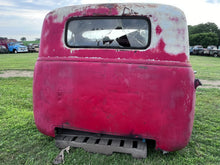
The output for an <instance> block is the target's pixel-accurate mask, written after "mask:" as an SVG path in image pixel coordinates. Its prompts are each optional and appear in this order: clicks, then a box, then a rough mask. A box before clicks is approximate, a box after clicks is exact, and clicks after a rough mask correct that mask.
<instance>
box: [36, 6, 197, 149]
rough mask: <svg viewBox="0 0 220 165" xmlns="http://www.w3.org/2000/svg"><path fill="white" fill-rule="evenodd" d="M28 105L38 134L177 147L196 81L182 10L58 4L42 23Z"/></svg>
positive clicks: (187, 129) (186, 129)
mask: <svg viewBox="0 0 220 165" xmlns="http://www.w3.org/2000/svg"><path fill="white" fill-rule="evenodd" d="M40 47H41V49H40V52H39V57H38V60H37V62H36V65H35V70H34V84H33V103H34V117H35V122H36V126H37V128H38V129H39V131H40V132H42V133H43V134H45V135H48V136H52V137H54V136H55V129H56V128H65V129H70V130H77V131H85V132H91V133H101V134H107V135H114V136H124V137H133V138H141V139H153V140H155V141H156V149H161V150H163V151H176V150H179V149H182V148H184V147H185V146H186V145H187V143H188V142H189V140H190V136H191V132H192V128H193V120H194V107H195V88H196V84H195V78H194V73H193V70H192V67H191V65H190V62H189V51H188V50H189V46H188V30H187V23H186V18H185V16H184V13H183V12H182V11H180V10H179V9H177V8H175V7H172V6H168V5H161V4H139V3H131V4H120V3H119V4H99V5H97V4H94V5H79V6H70V7H64V8H60V9H56V10H54V11H52V12H50V13H48V14H47V16H46V17H45V20H44V23H43V29H42V36H41V42H40Z"/></svg>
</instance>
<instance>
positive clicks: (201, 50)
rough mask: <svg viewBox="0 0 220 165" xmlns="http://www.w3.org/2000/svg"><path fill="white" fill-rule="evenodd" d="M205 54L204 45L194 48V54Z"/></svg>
mask: <svg viewBox="0 0 220 165" xmlns="http://www.w3.org/2000/svg"><path fill="white" fill-rule="evenodd" d="M203 52H204V49H203V46H202V45H195V46H194V47H193V54H195V55H202V54H203Z"/></svg>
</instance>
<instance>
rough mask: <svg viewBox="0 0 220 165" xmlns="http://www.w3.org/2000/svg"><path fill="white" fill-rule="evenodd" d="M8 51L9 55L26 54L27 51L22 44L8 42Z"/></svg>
mask: <svg viewBox="0 0 220 165" xmlns="http://www.w3.org/2000/svg"><path fill="white" fill-rule="evenodd" d="M8 51H9V52H10V53H25V52H28V49H27V46H24V44H23V43H22V42H10V43H8Z"/></svg>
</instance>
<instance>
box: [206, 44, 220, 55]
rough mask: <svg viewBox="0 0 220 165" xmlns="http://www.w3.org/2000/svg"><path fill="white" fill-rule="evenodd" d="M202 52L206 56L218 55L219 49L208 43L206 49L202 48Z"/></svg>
mask: <svg viewBox="0 0 220 165" xmlns="http://www.w3.org/2000/svg"><path fill="white" fill-rule="evenodd" d="M204 54H205V55H208V56H214V57H217V56H220V50H219V49H217V46H214V45H210V46H208V47H207V48H206V49H204Z"/></svg>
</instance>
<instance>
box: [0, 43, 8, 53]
mask: <svg viewBox="0 0 220 165" xmlns="http://www.w3.org/2000/svg"><path fill="white" fill-rule="evenodd" d="M0 53H8V49H7V48H6V47H5V46H4V45H0Z"/></svg>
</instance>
